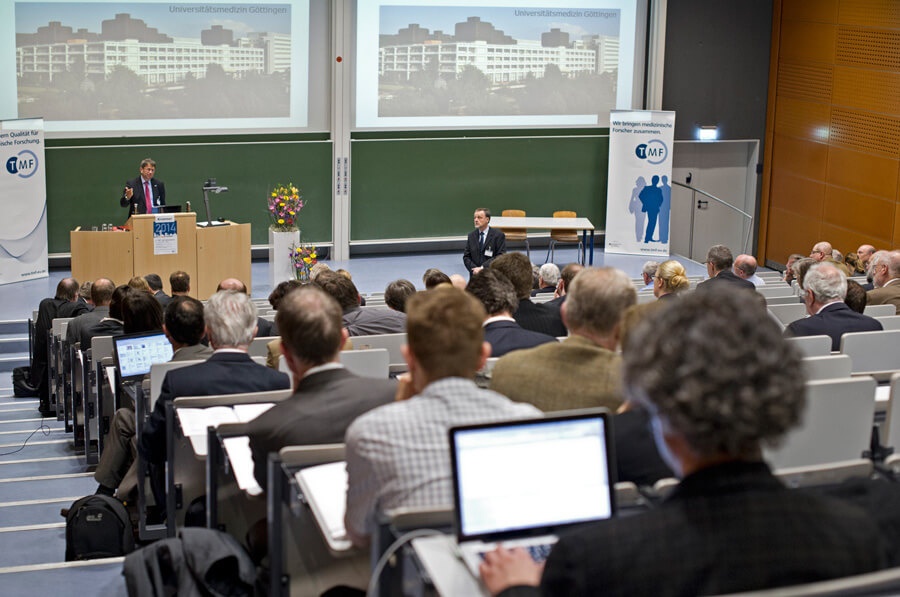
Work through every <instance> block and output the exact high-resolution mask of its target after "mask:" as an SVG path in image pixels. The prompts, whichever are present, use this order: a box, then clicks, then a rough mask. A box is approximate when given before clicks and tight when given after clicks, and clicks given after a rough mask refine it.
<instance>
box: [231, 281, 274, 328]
mask: <svg viewBox="0 0 900 597" xmlns="http://www.w3.org/2000/svg"><path fill="white" fill-rule="evenodd" d="M221 290H232V291H234V292H241V293H243V294H247V285H246V284H244V283H243V282H241V281H240V280H238V279H237V278H225V279H224V280H222V281H221V282H219V285H218V286H217V287H216V292H219V291H221ZM277 335H278V330H276V329H275V325H274V323H273V322H271V321H269V320H268V319H265V318H264V317H262V316H259V315H257V316H256V337H257V338H269V337H271V336H277Z"/></svg>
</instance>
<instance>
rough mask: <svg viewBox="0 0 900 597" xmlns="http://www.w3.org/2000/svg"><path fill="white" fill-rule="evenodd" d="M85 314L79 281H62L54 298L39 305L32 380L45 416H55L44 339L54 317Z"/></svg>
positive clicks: (39, 408) (86, 309) (85, 309)
mask: <svg viewBox="0 0 900 597" xmlns="http://www.w3.org/2000/svg"><path fill="white" fill-rule="evenodd" d="M87 311H88V307H87V305H86V304H84V303H79V302H78V280H76V279H75V278H63V279H62V280H60V281H59V283H58V284H57V285H56V295H55V296H54V297H53V298H45V299H44V300H42V301H41V302H40V303H39V304H38V315H37V319H36V320H35V322H34V346H33V347H32V355H33V356H32V359H31V379H32V380H33V381H34V382H35V384H36V386H35V387H36V388H37V391H38V398H39V400H38V402H39V406H38V411H39V412H40V413H41V414H42V415H44V416H51V415H54V414H56V412H55V411H53V410H51V408H50V385H49V381H48V379H47V367H48V361H47V356H48V355H47V350H48V347H47V335H48V334H49V333H50V331H51V329H52V328H53V320H54V319H56V318H57V317H78V316H79V315H81V314H82V313H85V312H87Z"/></svg>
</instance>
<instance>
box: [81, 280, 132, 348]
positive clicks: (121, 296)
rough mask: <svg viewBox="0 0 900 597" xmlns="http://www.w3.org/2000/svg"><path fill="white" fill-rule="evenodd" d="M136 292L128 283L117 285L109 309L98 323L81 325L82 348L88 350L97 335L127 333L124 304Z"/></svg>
mask: <svg viewBox="0 0 900 597" xmlns="http://www.w3.org/2000/svg"><path fill="white" fill-rule="evenodd" d="M132 292H135V290H134V289H133V288H131V287H130V286H128V285H127V284H122V285H121V286H116V288H115V290H113V291H112V296H110V297H109V309H108V310H107V312H106V315H105V316H104V317H101V318H100V319H99V320H98V321H97V322H96V323H93V324H90V325H84V326H81V335H80V337H79V338H78V341H79V342H80V343H81V350H82V351H86V350H88V349H89V348H90V347H91V339H92V338H94V337H95V336H118V335H119V334H124V333H125V321H124V316H123V315H122V305H124V304H125V299H126V298H127V297H128V295H129V294H131V293H132Z"/></svg>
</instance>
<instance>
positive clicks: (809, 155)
mask: <svg viewBox="0 0 900 597" xmlns="http://www.w3.org/2000/svg"><path fill="white" fill-rule="evenodd" d="M772 155H773V156H774V159H775V160H777V162H778V168H779V169H780V170H785V171H788V172H793V173H794V174H796V175H798V176H803V177H806V178H811V179H813V180H825V173H826V172H827V166H828V146H827V145H825V144H824V143H814V142H812V141H806V140H805V139H797V138H795V137H787V136H784V135H778V134H776V135H775V141H774V146H773V151H772Z"/></svg>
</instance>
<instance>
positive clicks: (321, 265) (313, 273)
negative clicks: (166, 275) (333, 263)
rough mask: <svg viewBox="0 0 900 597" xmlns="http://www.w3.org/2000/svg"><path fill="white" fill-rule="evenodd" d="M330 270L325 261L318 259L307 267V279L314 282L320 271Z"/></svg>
mask: <svg viewBox="0 0 900 597" xmlns="http://www.w3.org/2000/svg"><path fill="white" fill-rule="evenodd" d="M330 271H331V268H330V267H328V264H327V263H325V262H323V261H319V262H318V263H316V264H315V265H313V266H312V267H311V268H309V281H310V282H315V281H316V277H317V276H318V275H319V274H321V273H322V272H330Z"/></svg>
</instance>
